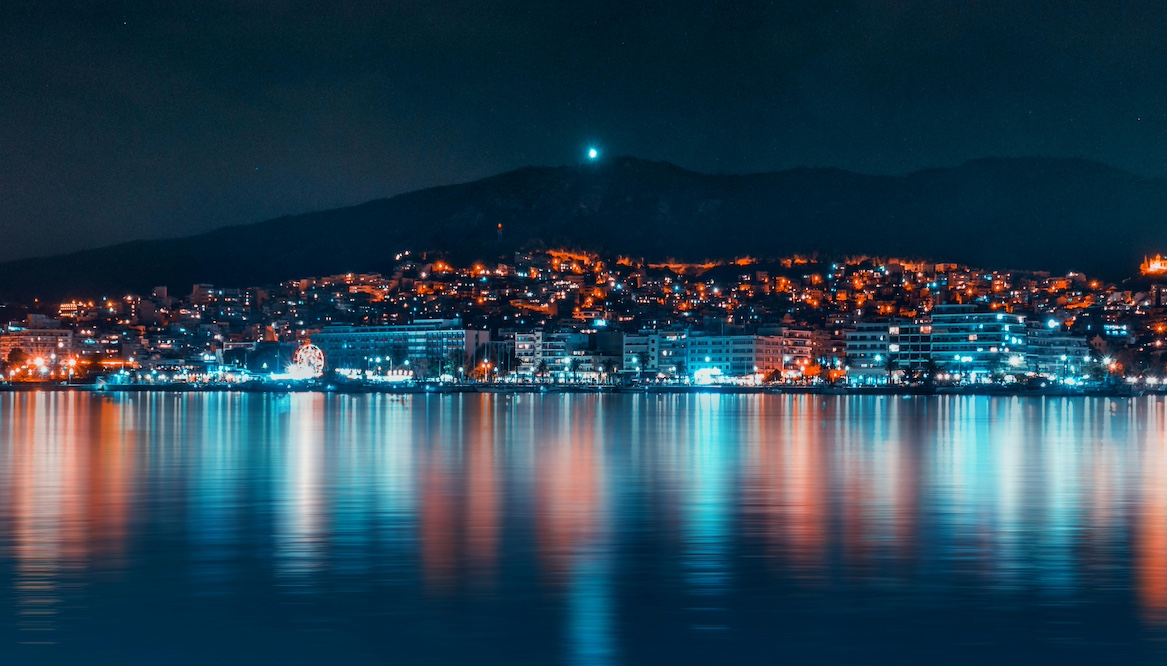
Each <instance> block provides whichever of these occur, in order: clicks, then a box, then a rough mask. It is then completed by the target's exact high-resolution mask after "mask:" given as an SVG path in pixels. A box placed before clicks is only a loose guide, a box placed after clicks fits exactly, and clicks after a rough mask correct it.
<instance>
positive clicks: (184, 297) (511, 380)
mask: <svg viewBox="0 0 1167 666" xmlns="http://www.w3.org/2000/svg"><path fill="white" fill-rule="evenodd" d="M395 266H396V268H395V270H394V271H393V272H392V273H386V274H363V273H362V274H353V273H349V274H341V275H331V276H319V277H307V278H301V279H295V280H288V281H285V282H283V283H280V284H275V285H262V286H246V287H243V286H221V285H211V284H196V285H193V287H192V288H190V289H189V291H187V290H186V289H183V290H182V293H175V292H174V291H173V290H171V289H170V288H168V287H167V286H159V287H157V288H155V289H153V290H152V291H151V293H149V294H122V295H116V296H106V297H103V298H101V299H94V300H68V301H66V302H62V303H59V304H58V303H51V304H50V303H41V302H39V301H37V302H34V303H31V304H25V305H8V306H6V308H5V309H4V310H3V314H4V316H5V317H6V318H7V320H8V321H7V324H6V326H5V328H4V330H3V332H2V333H0V362H2V363H3V369H4V374H3V376H4V379H5V383H6V384H7V385H8V386H9V387H18V388H19V387H21V386H62V385H64V386H77V387H97V388H106V389H117V388H129V387H140V388H149V387H169V388H186V389H193V388H204V389H205V388H248V387H250V388H261V387H272V386H277V387H283V388H290V389H303V390H308V389H330V390H337V389H338V388H339V389H341V390H360V389H362V388H365V389H377V390H409V389H411V388H417V387H419V386H426V387H429V388H430V389H431V390H435V389H441V388H442V387H446V388H449V387H452V386H462V387H465V386H471V385H473V386H484V385H488V386H493V387H498V388H505V387H510V388H514V389H521V388H523V387H530V386H542V387H561V388H565V389H566V388H572V387H581V388H582V387H592V388H595V389H603V388H614V387H623V388H656V389H661V390H666V389H668V388H670V387H672V388H682V387H687V388H696V387H705V388H710V389H714V388H719V387H720V388H728V387H734V388H738V389H741V388H747V387H750V388H754V389H759V388H765V387H769V388H775V389H790V390H799V389H802V390H806V389H816V388H817V389H822V390H826V389H833V390H845V389H854V390H865V389H878V388H883V389H900V390H911V389H916V390H925V389H927V390H933V389H936V390H945V389H969V390H975V389H997V390H1006V391H1016V392H1028V391H1034V392H1057V391H1061V392H1074V391H1089V390H1091V389H1101V388H1105V389H1107V390H1111V391H1115V390H1121V391H1146V390H1151V391H1154V390H1157V389H1158V388H1159V387H1160V386H1162V385H1163V382H1164V379H1165V378H1167V372H1165V367H1164V359H1163V356H1162V355H1163V352H1164V349H1163V341H1164V338H1167V272H1165V266H1164V262H1163V260H1162V259H1161V258H1159V257H1155V258H1150V259H1146V260H1144V262H1143V264H1142V266H1141V267H1140V275H1138V276H1137V277H1133V278H1131V279H1128V280H1125V281H1123V282H1121V283H1113V282H1106V281H1101V280H1097V279H1092V278H1090V277H1088V276H1085V275H1082V274H1077V273H1070V274H1067V275H1051V274H1049V273H1046V272H1033V271H1004V270H987V269H980V268H975V267H969V266H963V265H957V264H952V263H932V262H924V261H906V260H897V259H893V258H887V259H881V258H867V257H859V258H851V259H845V260H836V261H833V262H827V261H819V260H815V259H813V258H803V257H791V258H786V259H781V260H774V261H764V260H757V259H751V258H742V259H738V260H736V261H728V262H720V263H713V262H710V263H704V264H685V263H649V262H645V261H642V260H631V259H628V258H624V257H611V258H607V257H603V256H600V255H597V254H593V253H587V252H581V251H556V250H548V251H532V252H524V253H516V254H515V256H514V257H513V260H512V261H510V262H509V263H492V264H489V265H487V264H484V263H475V264H473V265H469V266H453V265H451V264H450V263H447V261H446V260H444V259H443V258H441V257H440V255H433V254H429V255H427V254H425V253H412V252H409V251H402V252H399V253H397V254H396V255H395Z"/></svg>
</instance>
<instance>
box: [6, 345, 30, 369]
mask: <svg viewBox="0 0 1167 666" xmlns="http://www.w3.org/2000/svg"><path fill="white" fill-rule="evenodd" d="M27 362H28V354H27V353H26V352H25V351H24V350H23V349H21V348H20V347H13V348H12V351H10V352H8V365H10V366H12V367H14V368H17V367H20V366H22V365H24V364H25V363H27Z"/></svg>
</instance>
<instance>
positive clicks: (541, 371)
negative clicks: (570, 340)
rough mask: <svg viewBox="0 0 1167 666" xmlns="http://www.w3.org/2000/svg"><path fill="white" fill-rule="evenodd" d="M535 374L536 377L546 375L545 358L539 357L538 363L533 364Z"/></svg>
mask: <svg viewBox="0 0 1167 666" xmlns="http://www.w3.org/2000/svg"><path fill="white" fill-rule="evenodd" d="M535 376H536V377H546V376H547V359H545V358H541V359H539V364H538V365H536V366H535Z"/></svg>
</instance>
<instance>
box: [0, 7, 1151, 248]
mask: <svg viewBox="0 0 1167 666" xmlns="http://www.w3.org/2000/svg"><path fill="white" fill-rule="evenodd" d="M331 4H332V3H325V2H304V3H297V2H279V1H270V2H253V3H246V2H229V3H227V2H225V3H213V2H209V1H206V2H204V1H199V2H149V3H146V2H143V3H132V2H112V1H110V2H92V3H90V2H46V1H45V0H36V1H34V2H23V1H16V0H6V1H5V2H3V3H0V259H10V258H16V257H22V256H32V255H43V254H53V253H57V252H60V251H64V250H71V249H78V248H84V247H93V246H98V245H106V244H110V243H113V242H119V241H124V240H130V239H135V238H147V237H160V236H175V235H184V234H188V233H192V232H197V231H203V230H207V229H210V228H214V227H218V226H223V225H228V224H239V223H246V222H252V221H258V220H261V219H266V218H270V217H274V216H277V215H281V214H285V213H298V212H306V211H309V210H317V209H324V208H331V207H336V206H342V205H348V204H354V203H359V202H362V201H365V200H368V199H373V198H377V197H382V196H387V195H392V194H396V193H399V192H404V191H408V190H412V189H417V188H420V187H426V186H430V185H441V184H447V183H454V182H460V181H466V180H471V179H475V178H479V177H482V176H486V175H491V174H494V173H497V172H500V171H504V170H508V169H512V168H516V167H520V166H525V165H530V164H536V165H558V164H568V163H574V162H577V161H579V160H580V159H581V157H582V155H583V153H584V150H585V148H586V147H587V146H588V145H590V144H595V145H598V146H599V147H600V148H601V150H602V151H603V153H604V154H606V155H613V154H622V155H635V156H638V157H644V158H649V159H656V160H666V161H669V162H673V163H675V164H678V165H681V166H684V167H687V168H691V169H695V170H700V171H708V172H749V171H762V170H775V169H782V168H788V167H796V166H835V167H842V168H847V169H853V170H858V171H863V172H868V173H888V174H900V173H905V172H908V171H911V170H914V169H919V168H922V167H931V166H951V165H956V164H959V163H961V162H963V161H965V160H968V159H971V158H977V157H985V156H1016V155H1044V156H1080V157H1087V158H1091V159H1096V160H1099V161H1103V162H1106V163H1108V164H1111V165H1114V166H1117V167H1120V168H1124V169H1128V170H1131V171H1134V172H1136V173H1140V174H1144V175H1147V176H1167V141H1165V139H1167V113H1165V111H1167V39H1165V38H1164V36H1165V35H1167V3H1162V2H1115V1H1102V2H1073V1H1051V2H1020V1H1018V0H1012V1H1000V2H989V1H974V0H967V1H963V2H951V1H945V0H926V1H923V0H922V1H918V2H917V1H913V0H899V1H893V0H886V1H866V2H865V1H856V2H833V1H829V0H815V1H807V0H799V1H797V2H705V3H698V2H689V1H686V0H667V1H663V2H630V1H628V0H620V1H614V2H599V1H596V2H592V1H586V0H580V1H576V2H547V1H540V2H533V1H532V2H464V3H461V2H459V3H456V2H446V1H434V0H427V1H425V2H384V3H382V2H369V3H345V7H343V8H334V7H331V6H330V5H331ZM338 4H339V3H338ZM383 5H388V6H383ZM1021 5H1025V7H1021Z"/></svg>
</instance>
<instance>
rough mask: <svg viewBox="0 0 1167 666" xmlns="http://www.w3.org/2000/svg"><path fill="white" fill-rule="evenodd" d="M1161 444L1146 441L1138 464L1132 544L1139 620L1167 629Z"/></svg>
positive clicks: (1166, 512) (1166, 459)
mask: <svg viewBox="0 0 1167 666" xmlns="http://www.w3.org/2000/svg"><path fill="white" fill-rule="evenodd" d="M1164 446H1165V445H1164V443H1163V442H1162V441H1153V440H1152V441H1148V442H1147V444H1146V449H1145V451H1144V456H1145V458H1144V460H1143V465H1142V483H1141V484H1140V485H1141V486H1142V490H1143V497H1142V501H1141V502H1140V504H1141V505H1142V507H1141V508H1142V510H1141V512H1140V514H1139V531H1138V537H1137V538H1138V542H1137V544H1136V545H1135V551H1136V557H1135V559H1136V566H1137V570H1138V574H1137V576H1138V584H1139V597H1140V599H1141V601H1142V604H1143V617H1144V619H1145V620H1146V621H1147V622H1148V623H1150V624H1153V625H1156V626H1159V627H1163V626H1167V483H1164V479H1167V455H1165V454H1164V451H1163V447H1164Z"/></svg>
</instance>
